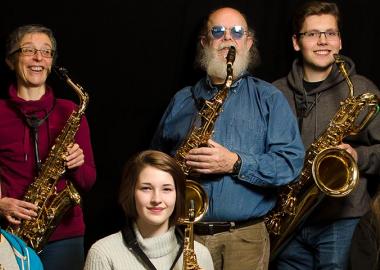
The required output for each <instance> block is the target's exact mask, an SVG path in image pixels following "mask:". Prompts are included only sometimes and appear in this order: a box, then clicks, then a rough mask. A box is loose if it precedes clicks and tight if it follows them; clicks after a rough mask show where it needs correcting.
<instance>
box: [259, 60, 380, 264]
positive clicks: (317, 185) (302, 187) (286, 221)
mask: <svg viewBox="0 0 380 270" xmlns="http://www.w3.org/2000/svg"><path fill="white" fill-rule="evenodd" d="M334 59H335V63H336V64H337V65H338V68H339V71H340V73H341V75H342V76H343V77H344V78H345V80H346V83H347V85H348V88H349V90H350V92H349V96H348V97H347V98H346V99H345V100H343V101H342V102H341V103H340V107H339V109H338V111H337V112H336V113H335V115H334V117H333V118H332V120H331V121H330V123H329V125H328V127H327V128H326V130H325V131H324V132H323V133H322V134H321V135H320V136H319V137H318V138H317V139H316V140H315V141H314V142H313V143H312V144H311V146H310V147H309V148H308V150H307V151H306V155H305V161H304V166H303V169H302V172H301V174H300V176H299V178H298V180H297V181H296V182H294V183H291V184H289V185H287V186H285V187H283V188H282V189H281V191H280V193H279V196H278V201H277V205H276V207H275V208H274V209H273V210H272V211H271V212H269V213H268V215H267V216H266V217H265V223H266V226H267V228H268V231H269V233H270V238H271V260H273V259H274V258H275V257H276V256H277V255H278V253H279V252H280V251H281V250H282V249H283V248H284V246H285V245H286V244H287V243H288V241H289V240H290V239H291V236H292V235H293V234H294V232H295V230H296V229H297V228H298V227H299V226H300V225H301V224H302V223H303V222H304V221H305V220H306V218H307V217H308V216H309V215H310V214H311V212H312V211H313V210H314V209H315V207H316V206H317V205H318V204H319V203H320V202H321V200H322V199H323V198H324V196H326V195H327V196H331V197H343V196H346V195H348V194H349V193H350V192H351V191H352V190H353V189H354V188H355V186H356V185H357V183H358V178H359V170H358V167H357V164H356V162H355V160H354V159H353V157H352V156H351V155H350V154H349V153H348V152H347V151H346V150H343V149H339V148H337V147H336V146H338V145H339V144H341V143H342V141H343V139H344V138H345V137H346V136H349V135H356V134H358V133H359V132H360V131H361V130H362V129H363V128H364V127H365V126H366V125H367V124H368V123H369V122H370V121H371V120H372V119H373V118H374V117H375V116H376V114H377V112H378V111H379V105H378V103H379V100H378V98H377V97H376V95H374V94H371V93H364V94H361V95H359V96H356V97H355V96H354V87H353V84H352V82H351V80H350V78H349V76H348V73H347V70H346V68H345V62H344V60H343V58H342V57H341V56H340V55H338V54H336V55H334ZM365 110H367V112H366V114H365V115H364V117H363V118H361V116H362V114H361V113H363V111H364V112H365ZM358 119H361V121H360V123H358V125H356V121H358ZM313 180H314V181H313Z"/></svg>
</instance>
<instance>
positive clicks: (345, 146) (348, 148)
mask: <svg viewBox="0 0 380 270" xmlns="http://www.w3.org/2000/svg"><path fill="white" fill-rule="evenodd" d="M337 147H338V148H340V149H344V150H346V151H347V152H348V153H349V154H350V155H351V156H352V157H353V158H354V160H355V162H358V153H357V152H356V150H355V149H354V148H352V147H351V145H349V144H346V143H342V144H340V145H338V146H337Z"/></svg>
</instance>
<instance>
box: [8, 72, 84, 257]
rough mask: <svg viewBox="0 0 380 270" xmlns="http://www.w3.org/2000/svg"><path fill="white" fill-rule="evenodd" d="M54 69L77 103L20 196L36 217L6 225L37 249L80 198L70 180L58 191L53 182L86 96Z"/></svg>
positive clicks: (61, 171)
mask: <svg viewBox="0 0 380 270" xmlns="http://www.w3.org/2000/svg"><path fill="white" fill-rule="evenodd" d="M54 69H55V71H56V72H57V73H58V74H59V75H60V76H61V77H62V78H63V79H64V80H65V81H66V83H67V84H68V85H69V86H71V87H72V88H73V89H74V90H75V92H76V94H77V95H78V97H79V99H80V104H79V106H78V109H77V110H74V111H73V112H72V113H71V115H70V117H69V118H68V120H67V122H66V124H65V126H64V128H63V129H62V131H61V133H60V134H59V136H58V137H57V138H56V139H55V143H54V145H53V146H52V147H51V149H50V151H49V154H48V156H47V158H46V160H45V162H44V163H43V164H42V167H41V170H40V171H39V174H38V176H37V177H36V178H35V180H34V182H33V183H32V184H31V185H30V186H29V187H28V189H27V191H26V194H25V195H24V198H23V200H25V201H27V202H30V203H33V204H35V205H36V206H37V207H38V210H37V217H35V218H33V219H31V220H23V221H22V222H21V224H20V225H19V226H17V227H11V226H9V227H8V228H7V230H8V231H10V232H11V233H13V234H15V235H17V236H18V237H20V238H21V239H23V240H24V241H25V242H26V243H27V244H28V245H29V246H31V247H32V248H34V249H35V250H36V251H37V252H40V251H41V250H42V248H43V246H44V245H45V244H46V243H47V242H48V240H49V238H50V236H51V234H52V233H53V232H54V230H55V228H56V227H57V225H58V223H59V221H60V220H61V218H62V217H63V216H64V214H65V213H66V212H67V211H68V210H69V209H70V208H71V207H73V206H74V205H77V204H79V203H80V202H81V197H80V195H79V193H78V191H77V190H76V189H75V187H74V185H73V184H72V183H71V182H69V181H67V183H66V184H67V185H66V187H65V189H63V190H62V191H61V192H59V193H57V191H56V184H57V182H58V180H59V179H60V177H61V176H62V175H63V174H64V173H65V171H66V166H65V159H64V156H65V154H66V152H67V147H68V146H69V145H71V144H72V143H74V137H75V134H76V132H77V131H78V129H79V126H80V121H81V119H82V116H83V114H84V111H85V109H86V107H87V104H88V100H89V97H88V94H87V93H86V92H84V91H83V88H82V87H81V86H80V85H78V84H75V83H74V82H73V81H72V80H71V79H70V78H69V76H68V75H67V71H66V70H65V69H64V68H56V67H54Z"/></svg>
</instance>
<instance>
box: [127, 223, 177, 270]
mask: <svg viewBox="0 0 380 270" xmlns="http://www.w3.org/2000/svg"><path fill="white" fill-rule="evenodd" d="M121 233H122V235H123V239H124V241H125V244H126V245H127V247H128V249H129V250H130V251H132V253H133V254H134V255H135V256H136V258H137V259H138V260H139V261H140V263H142V264H143V265H144V267H145V268H146V269H148V270H157V269H156V267H155V266H154V265H153V264H152V262H151V261H150V260H149V258H148V256H146V254H145V253H144V251H142V249H141V247H140V246H139V243H138V242H137V239H136V235H135V232H134V231H133V229H132V224H131V223H129V224H127V225H126V226H125V227H124V228H123V229H122V230H121ZM175 233H176V236H177V241H178V242H179V243H180V249H179V250H178V253H177V256H176V257H175V259H174V261H173V264H172V266H171V267H170V268H169V269H170V270H172V269H173V268H174V266H175V264H176V263H177V261H178V259H179V257H180V256H181V254H182V251H183V234H182V232H181V231H180V230H179V228H176V231H175Z"/></svg>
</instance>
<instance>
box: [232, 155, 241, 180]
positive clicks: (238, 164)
mask: <svg viewBox="0 0 380 270" xmlns="http://www.w3.org/2000/svg"><path fill="white" fill-rule="evenodd" d="M237 156H238V159H237V160H236V162H235V164H234V166H233V167H232V174H233V175H239V172H240V168H241V158H240V156H239V155H237Z"/></svg>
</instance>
